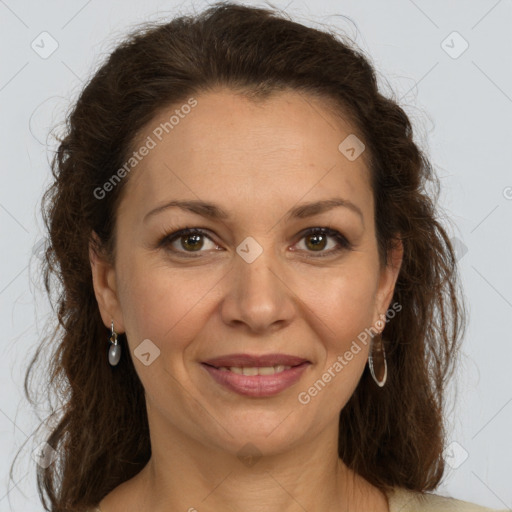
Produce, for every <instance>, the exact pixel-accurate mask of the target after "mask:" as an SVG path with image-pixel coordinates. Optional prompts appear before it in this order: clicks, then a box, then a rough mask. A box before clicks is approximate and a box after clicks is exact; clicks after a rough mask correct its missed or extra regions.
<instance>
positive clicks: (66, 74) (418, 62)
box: [0, 0, 512, 512]
mask: <svg viewBox="0 0 512 512" xmlns="http://www.w3.org/2000/svg"><path fill="white" fill-rule="evenodd" d="M249 3H251V4H252V5H261V6H265V4H264V3H256V2H249ZM205 5H206V2H199V1H195V2H194V3H190V2H183V3H177V2H172V1H167V2H165V1H158V0H146V1H145V2H144V5H143V4H142V2H137V1H135V0H129V1H126V0H124V1H122V2H121V1H109V2H105V1H103V2H100V1H98V0H90V1H64V0H62V1H56V0H52V1H46V2H44V3H43V2H37V1H35V0H34V1H19V2H15V1H14V0H0V20H1V21H0V23H1V30H0V41H1V48H2V52H1V54H0V59H1V61H0V62H1V64H0V105H1V114H2V115H1V117H0V129H1V133H0V139H1V144H2V160H1V178H2V179H1V182H0V183H1V189H0V253H1V255H2V267H1V272H0V315H1V317H0V322H1V325H2V329H3V331H4V334H3V339H2V343H1V346H0V350H1V352H0V365H1V372H2V386H1V389H0V447H1V459H0V478H1V487H0V511H7V510H15V511H24V512H30V511H36V510H42V506H41V505H40V504H39V501H38V498H37V496H36V488H35V478H34V474H35V462H34V461H33V460H32V458H31V453H32V450H34V449H35V448H36V446H37V445H38V443H39V442H40V439H37V440H36V439H35V438H34V436H32V432H33V430H34V427H35V426H36V423H37V418H36V416H35V415H34V413H33V412H32V410H31V408H30V406H29V405H28V404H27V403H26V402H25V401H22V384H23V375H24V372H25V368H26V366H27V364H28V361H29V358H30V357H31V355H32V353H33V350H34V347H35V346H36V343H37V341H38V334H39V333H40V332H41V329H42V327H43V325H44V321H45V319H46V316H47V315H48V313H49V312H50V310H49V308H48V306H47V305H46V304H45V296H44V293H43V292H42V288H41V282H40V279H39V277H40V275H39V271H38V267H37V265H38V263H39V259H38V257H39V255H40V252H39V249H40V247H41V246H40V241H41V239H42V238H43V236H44V233H43V231H42V222H41V218H40V213H39V204H40V198H41V194H42V191H43V190H44V188H45V187H46V186H47V185H48V183H49V175H50V171H49V164H48V161H49V159H50V157H51V152H50V151H51V150H52V149H55V145H54V141H53V139H48V141H47V143H48V145H46V137H47V133H48V129H49V127H50V126H53V125H54V124H55V123H57V122H59V121H61V120H62V116H63V113H64V112H65V109H66V108H67V107H68V105H69V104H70V103H71V102H72V101H73V99H75V98H76V95H77V94H78V92H79V90H80V89H81V87H82V84H83V81H84V80H85V79H86V78H87V77H88V76H89V75H90V73H91V72H92V71H93V70H94V69H96V67H97V65H98V63H99V61H100V59H103V58H104V57H105V56H106V55H107V54H108V53H109V51H110V50H111V49H112V48H113V46H114V45H115V43H116V42H117V41H119V38H120V37H122V36H123V34H124V33H126V31H127V30H128V29H129V28H132V27H133V26H135V25H136V24H138V23H139V22H141V21H144V20H149V19H160V18H164V17H166V16H172V15H174V14H177V13H178V12H180V13H188V12H192V11H193V10H194V9H195V10H196V11H197V10H201V9H202V8H203V7H204V6H205ZM274 5H276V6H277V7H280V8H285V10H286V11H287V12H288V13H289V14H290V15H292V16H293V17H294V19H296V20H297V21H299V22H302V23H305V24H308V25H312V26H320V28H321V25H319V24H322V23H326V24H331V25H334V26H337V27H338V28H339V29H340V30H342V31H346V32H347V33H348V34H349V35H350V36H351V37H352V38H354V39H355V40H356V42H357V43H358V44H359V45H360V46H361V47H362V48H363V50H365V51H366V52H367V53H368V54H369V55H370V56H371V57H372V59H373V62H374V64H375V66H376V67H377V70H378V72H379V75H381V76H382V77H385V78H386V79H387V81H388V82H389V84H390V85H391V86H392V88H393V89H394V91H395V94H396V97H397V98H400V99H401V103H402V105H403V106H404V108H405V110H406V112H407V113H408V114H409V115H410V116H411V119H412V121H413V123H414V126H415V129H416V135H415V136H416V141H417V142H418V143H419V144H420V145H421V147H422V148H424V149H426V150H427V151H428V153H429V154H430V156H431V159H432V161H433V162H434V164H435V167H436V169H437V171H438V172H439V175H440V177H441V182H442V186H443V193H442V195H441V204H442V206H443V207H444V209H445V211H446V214H447V218H449V219H451V220H450V223H448V221H447V224H446V226H447V227H448V228H449V230H450V236H453V237H456V238H457V239H458V240H459V242H457V247H458V248H459V256H460V259H459V263H460V268H461V273H462V277H463V284H464V286H465V293H466V296H467V297H468V305H469V314H470V321H469V325H468V331H467V336H466V338H465V341H464V349H463V351H464V356H463V361H462V366H461V367H460V369H459V373H458V377H457V387H456V390H457V395H456V400H455V408H454V409H453V411H450V412H449V418H448V419H449V425H450V439H451V440H452V441H453V442H454V443H456V444H453V445H452V447H451V448H452V449H451V450H450V451H449V453H447V460H448V462H449V465H450V466H452V467H451V468H450V467H449V468H448V471H447V474H446V477H445V480H444V482H443V484H442V485H441V486H440V487H439V488H438V490H437V492H438V493H440V494H444V495H451V496H454V497H457V498H459V499H464V500H467V501H474V502H476V503H480V504H483V505H487V506H490V507H495V508H512V486H511V485H510V484H511V482H512V468H511V455H512V440H511V436H510V432H511V431H512V429H511V425H512V386H511V382H512V379H511V361H512V343H511V342H512V337H511V334H510V325H509V324H508V322H509V321H510V319H511V318H512V291H511V289H512V271H511V269H510V265H511V262H512V242H511V240H512V236H511V235H512V234H511V228H510V225H511V222H512V172H511V166H510V148H511V143H512V140H511V128H510V121H511V113H512V73H511V69H510V62H511V49H512V36H511V27H512V6H511V1H510V0H499V1H498V0H485V1H484V0H482V1H471V2H468V1H462V0H459V1H452V2H444V1H441V0H438V1H429V2H427V1H420V0H415V1H413V0H393V1H388V2H381V1H380V2H379V1H377V0H374V1H359V2H357V1H355V0H354V1H340V0H322V1H319V2H318V3H315V4H313V3H305V2H304V1H301V0H292V1H291V2H290V0H286V1H285V2H281V1H276V2H275V3H274ZM346 17H348V18H349V19H350V20H352V21H353V22H354V23H355V24H354V23H351V22H350V21H349V20H347V18H346ZM44 31H47V32H48V33H49V34H50V35H51V38H53V39H54V40H55V41H56V42H57V43H58V48H57V49H56V50H55V51H54V53H52V54H51V55H50V56H48V57H47V58H42V57H41V56H40V55H39V54H38V53H36V51H34V49H33V48H32V47H31V44H32V43H33V41H34V43H33V44H34V45H36V44H38V45H39V47H40V48H41V47H42V46H43V43H42V42H41V39H42V38H45V37H46V39H45V40H44V41H45V42H44V48H45V49H46V50H48V49H51V46H50V44H51V40H50V38H49V37H48V36H44V35H43V36H40V34H41V33H42V32H44ZM454 31H456V32H458V34H460V36H459V35H457V34H455V35H454V34H453V32H454ZM443 41H445V42H444V43H443ZM464 41H467V44H469V46H468V48H467V49H466V50H465V51H464V52H463V53H461V50H462V49H463V48H464V45H465V43H464ZM39 51H40V52H41V51H43V49H42V48H41V49H40V50H39ZM459 53H461V54H460V55H459ZM450 54H451V55H450ZM381 85H382V87H383V88H384V90H387V85H386V83H385V80H382V81H381ZM84 341H85V340H84ZM453 390H455V387H452V391H453ZM41 414H44V411H43V412H41ZM27 439H28V442H27V444H26V445H25V447H24V449H23V451H22V455H21V458H20V460H19V462H18V464H17V466H16V470H15V473H14V478H13V481H10V480H9V479H8V471H9V468H10V464H11V461H12V459H13V457H14V455H15V453H16V451H17V450H18V449H19V448H20V447H21V445H22V443H23V442H24V441H26V440H27ZM36 441H37V442H36ZM465 457H467V458H465Z"/></svg>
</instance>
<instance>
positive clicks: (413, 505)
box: [89, 487, 512, 512]
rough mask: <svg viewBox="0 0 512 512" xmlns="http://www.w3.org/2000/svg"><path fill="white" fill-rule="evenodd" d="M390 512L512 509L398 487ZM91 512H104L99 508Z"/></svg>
mask: <svg viewBox="0 0 512 512" xmlns="http://www.w3.org/2000/svg"><path fill="white" fill-rule="evenodd" d="M388 500H389V512H512V509H499V510H497V509H492V508H487V507H483V506H481V505H476V504H474V503H469V502H467V501H462V500H457V499H455V498H445V497H444V496H439V495H438V494H431V493H428V494H427V495H425V496H422V495H421V493H419V492H415V491H410V490H408V489H403V488H398V487H396V488H395V489H394V490H393V491H392V492H391V493H390V494H388ZM89 512H102V511H101V509H99V508H94V509H91V510H90V511H89Z"/></svg>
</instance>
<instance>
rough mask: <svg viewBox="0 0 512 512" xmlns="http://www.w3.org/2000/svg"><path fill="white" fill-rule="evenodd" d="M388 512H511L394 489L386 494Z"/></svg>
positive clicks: (398, 488) (438, 496)
mask: <svg viewBox="0 0 512 512" xmlns="http://www.w3.org/2000/svg"><path fill="white" fill-rule="evenodd" d="M387 495H388V501H389V511H390V512H512V511H510V510H505V509H502V510H501V511H497V510H495V509H492V508H487V507H483V506H482V505H476V504H475V503H470V502H468V501H462V500H457V499H455V498H448V497H445V496H440V495H438V494H431V493H424V494H422V493H420V492H417V491H411V490H408V489H404V488H400V487H395V488H394V489H393V490H392V491H390V492H388V493H387Z"/></svg>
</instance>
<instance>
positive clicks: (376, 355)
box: [368, 333, 388, 388]
mask: <svg viewBox="0 0 512 512" xmlns="http://www.w3.org/2000/svg"><path fill="white" fill-rule="evenodd" d="M376 337H378V342H377V343H375V338H376ZM376 337H373V336H372V343H371V347H370V355H369V357H368V366H369V367H370V373H371V374H372V377H373V380H374V381H375V383H376V384H377V386H379V387H380V388H382V387H384V384H386V380H387V378H388V365H387V362H386V351H385V350H384V342H383V340H382V334H381V333H379V334H378V336H376ZM376 374H378V375H376Z"/></svg>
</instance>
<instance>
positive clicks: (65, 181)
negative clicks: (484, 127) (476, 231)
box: [29, 3, 489, 512]
mask: <svg viewBox="0 0 512 512" xmlns="http://www.w3.org/2000/svg"><path fill="white" fill-rule="evenodd" d="M53 172H54V177H55V182H54V184H53V185H52V187H51V188H50V189H49V190H48V192H47V193H46V195H45V202H44V209H43V211H44V215H45V222H46V224H47V228H48V231H49V238H50V241H51V247H50V248H49V250H48V252H47V255H46V256H47V258H46V265H47V267H46V273H45V277H46V282H47V287H48V291H49V292H50V291H51V280H50V277H51V275H52V274H55V275H57V276H58V277H59V278H60V282H61V283H62V286H63V287H62V289H61V293H60V294H59V296H58V299H57V306H58V318H59V321H60V324H61V326H62V329H63V330H62V332H59V333H56V334H55V338H54V339H57V340H58V342H59V345H58V349H57V351H56V352H55V354H54V358H53V360H52V365H53V366H52V370H53V371H52V374H51V375H52V385H53V386H54V387H55V389H62V390H63V392H66V393H68V394H67V395H66V401H65V402H64V404H63V405H64V407H63V415H62V416H61V418H60V420H59V422H58V424H57V426H56V427H54V428H53V430H52V433H51V435H50V436H49V437H48V439H47V440H46V441H47V443H48V445H49V446H51V447H52V449H55V450H56V454H57V460H56V461H55V463H52V464H49V465H47V467H41V468H40V470H39V474H38V477H39V480H38V481H39V490H40V494H41V497H42V499H43V501H44V502H45V506H46V510H52V511H64V510H66V511H83V510H99V511H101V512H121V511H122V512H132V511H133V512H134V511H151V512H160V511H164V510H165V511H167V510H189V511H193V510H197V511H217V510H244V511H249V512H251V511H263V510H265V511H274V510H275V511H278V510H279V511H281V510H287V511H299V510H301V511H303V510H307V511H311V512H313V511H316V510H333V511H334V510H336V511H351V512H359V511H361V512H362V511H368V510H372V511H376V512H389V511H390V512H398V511H415V512H416V511H421V510H465V511H469V510H475V511H476V510H481V511H483V510H489V509H485V508H483V507H479V506H477V505H472V504H469V503H465V502H462V501H460V500H454V499H449V498H443V497H441V496H437V495H435V494H433V493H431V492H428V491H433V490H435V489H436V487H437V486H438V485H439V483H440V481H441V478H442V476H443V474H444V469H445V465H444V461H443V450H444V448H445V444H446V439H445V431H444V424H443V406H444V391H445V383H446V378H447V377H448V376H449V375H451V373H452V371H453V368H454V363H455V360H456V355H457V349H458V346H459V342H460V340H461V338H462V331H463V325H464V322H463V318H464V314H463V310H464V308H463V301H462V298H461V295H460V293H459V290H458V275H457V270H456V264H455V256H454V251H453V248H452V245H451V243H450V240H449V238H448V236H447V234H446V232H445V231H444V229H443V227H442V226H441V224H440V223H439V222H438V220H437V218H438V217H437V212H436V209H435V207H434V201H433V198H431V197H429V196H428V195H427V194H426V193H425V186H426V185H428V182H429V181H431V182H434V183H435V179H436V178H435V176H434V174H433V171H432V167H431V165H430V163H429V161H428V159H427V158H426V157H425V156H424V155H423V154H422V153H421V151H420V150H419V149H418V147H417V146H416V144H415V143H414V142H413V136H412V128H411V125H410V122H409V120H408V118H407V116H406V115H405V113H404V111H403V110H402V109H401V108H400V107H399V106H398V105H397V104H396V103H394V102H393V101H391V100H390V99H387V98H385V97H383V96H382V95H381V94H380V93H379V92H378V89H377V83H376V77H375V74H374V70H373V69H372V67H371V65H370V64H369V62H368V61H367V60H366V58H365V57H364V56H363V55H362V54H361V53H360V52H359V51H358V50H357V49H356V48H355V47H352V46H351V45H350V44H349V43H348V42H342V41H341V39H338V38H336V37H334V36H332V35H330V34H328V33H324V32H321V31H317V30H314V29H311V28H307V27H305V26H302V25H300V24H297V23H294V22H292V21H290V20H288V19H286V18H284V17H281V16H280V15H278V14H277V13H276V12H273V11H270V10H264V9H259V8H251V7H244V6H240V5H235V4H229V3H223V4H217V5H215V6H213V7H210V8H209V9H208V10H206V11H205V12H204V13H202V14H200V15H198V16H196V17H182V18H177V19H175V20H173V21H171V22H169V23H166V24H162V25H155V26H147V27H145V28H144V29H143V28H141V29H140V30H139V31H138V32H136V33H134V34H133V35H132V36H131V37H129V38H127V40H126V41H125V42H123V43H122V44H121V45H120V46H119V47H118V48H117V49H115V51H114V52H113V53H112V54H111V55H110V57H109V59H108V61H107V62H106V63H105V64H104V65H103V66H102V67H101V68H100V69H99V70H98V71H97V73H96V74H95V76H94V77H93V78H92V80H91V81H90V82H89V83H88V84H87V86H86V87H85V88H84V90H83V92H82V94H81V96H80V98H79V99H78V102H77V104H76V106H75V108H74V110H73V112H72V113H71V114H70V116H69V119H68V132H67V134H66V136H65V137H64V138H63V139H62V141H61V143H60V146H59V149H58V153H57V155H56V158H55V160H54V162H53ZM106 341H108V342H109V343H108V350H107V346H106V345H107V344H106ZM29 371H30V370H29ZM57 467H59V472H58V471H57ZM44 494H45V495H46V496H44ZM46 497H47V499H48V501H49V503H47V502H46Z"/></svg>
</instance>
